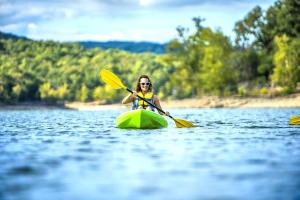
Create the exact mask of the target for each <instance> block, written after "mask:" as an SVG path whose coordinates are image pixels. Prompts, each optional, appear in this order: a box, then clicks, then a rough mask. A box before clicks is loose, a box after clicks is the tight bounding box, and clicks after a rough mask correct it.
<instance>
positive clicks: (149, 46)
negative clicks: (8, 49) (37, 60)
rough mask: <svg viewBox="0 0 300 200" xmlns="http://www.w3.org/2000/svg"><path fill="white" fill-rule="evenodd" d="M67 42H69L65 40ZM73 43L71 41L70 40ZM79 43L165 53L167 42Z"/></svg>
mask: <svg viewBox="0 0 300 200" xmlns="http://www.w3.org/2000/svg"><path fill="white" fill-rule="evenodd" d="M0 38H4V39H23V40H31V39H29V38H26V37H23V36H18V35H14V34H11V33H4V32H1V31H0ZM67 43H69V42H67ZM71 43H73V42H71ZM74 43H79V44H80V45H82V46H83V47H84V48H86V49H91V48H97V47H98V48H102V49H120V50H124V51H128V52H133V53H144V52H151V53H157V54H163V53H165V47H166V45H167V44H160V43H155V42H132V41H107V42H98V41H82V42H76V41H74Z"/></svg>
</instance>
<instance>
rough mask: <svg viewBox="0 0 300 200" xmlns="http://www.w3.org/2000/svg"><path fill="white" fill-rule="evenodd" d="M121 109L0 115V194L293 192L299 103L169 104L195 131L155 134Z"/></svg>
mask: <svg viewBox="0 0 300 200" xmlns="http://www.w3.org/2000/svg"><path fill="white" fill-rule="evenodd" d="M122 112H124V110H121V111H116V110H113V111H93V112H92V111H90V112H79V111H68V110H49V111H44V110H43V111H2V112H0V127H1V128H0V152H1V154H0V166H1V167H0V180H1V184H0V199H16V200H19V199H23V200H26V199H34V200H35V199H36V200H39V199H43V200H45V199H46V200H47V199H49V200H50V199H95V200H96V199H109V200H112V199H128V200H132V199H151V200H152V199H164V200H165V199H170V200H174V199H182V200H186V199H299V198H300V190H299V188H300V178H299V177H300V168H299V166H300V126H290V125H288V123H287V121H288V119H289V117H291V116H293V115H297V114H299V113H300V109H177V110H175V109H174V110H171V113H172V114H173V116H174V117H178V118H182V119H187V120H190V121H193V122H196V123H197V124H198V125H199V127H196V128H190V129H177V128H175V125H174V123H173V121H171V120H169V127H168V128H164V129H159V130H124V129H117V128H115V125H114V120H115V117H116V116H118V115H119V114H120V113H122Z"/></svg>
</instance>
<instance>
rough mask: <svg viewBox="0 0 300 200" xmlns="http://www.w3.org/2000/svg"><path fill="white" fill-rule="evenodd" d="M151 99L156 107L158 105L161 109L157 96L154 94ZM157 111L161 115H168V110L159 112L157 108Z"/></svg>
mask: <svg viewBox="0 0 300 200" xmlns="http://www.w3.org/2000/svg"><path fill="white" fill-rule="evenodd" d="M153 101H154V104H155V105H156V107H158V108H160V109H161V110H162V108H161V105H160V102H159V99H158V97H157V96H156V95H154V96H153ZM157 111H158V113H159V114H161V115H170V113H169V112H168V111H165V112H166V114H165V113H163V112H160V111H159V110H157Z"/></svg>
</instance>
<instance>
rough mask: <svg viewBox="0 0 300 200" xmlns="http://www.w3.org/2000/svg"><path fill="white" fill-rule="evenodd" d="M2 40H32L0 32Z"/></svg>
mask: <svg viewBox="0 0 300 200" xmlns="http://www.w3.org/2000/svg"><path fill="white" fill-rule="evenodd" d="M0 38H3V39H23V40H30V39H28V38H27V37H23V36H17V35H14V34H11V33H4V32H2V31H0Z"/></svg>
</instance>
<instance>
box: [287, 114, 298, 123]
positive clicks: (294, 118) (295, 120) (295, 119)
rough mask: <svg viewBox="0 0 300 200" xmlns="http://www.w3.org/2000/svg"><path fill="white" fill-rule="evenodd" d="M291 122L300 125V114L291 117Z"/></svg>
mask: <svg viewBox="0 0 300 200" xmlns="http://www.w3.org/2000/svg"><path fill="white" fill-rule="evenodd" d="M289 122H290V124H292V125H300V115H298V116H294V117H291V119H290V121H289Z"/></svg>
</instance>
